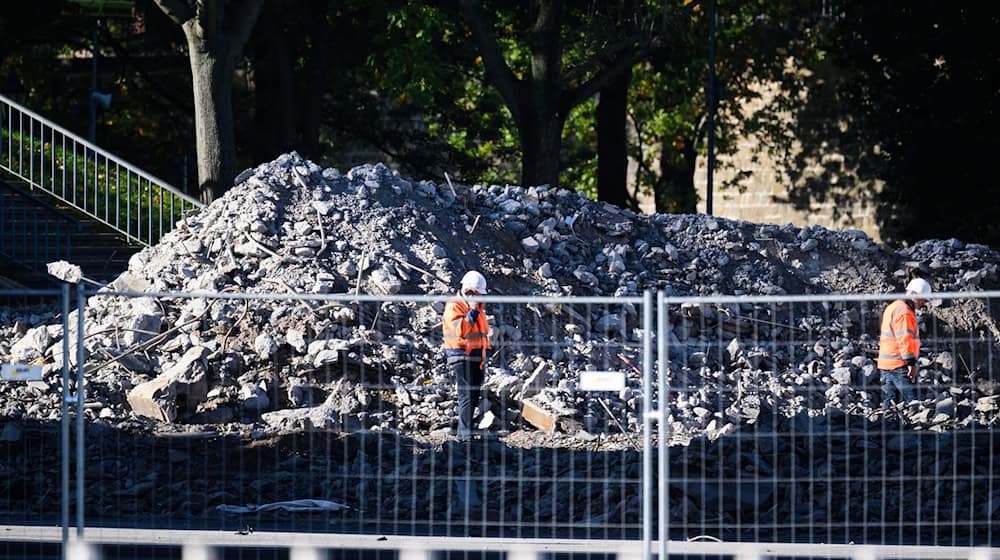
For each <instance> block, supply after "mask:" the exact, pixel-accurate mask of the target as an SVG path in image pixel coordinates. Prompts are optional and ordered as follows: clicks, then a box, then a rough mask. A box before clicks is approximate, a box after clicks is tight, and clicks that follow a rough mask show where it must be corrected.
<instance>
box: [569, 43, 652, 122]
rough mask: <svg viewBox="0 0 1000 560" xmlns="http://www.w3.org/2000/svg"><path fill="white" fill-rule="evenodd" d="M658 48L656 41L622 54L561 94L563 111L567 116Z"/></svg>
mask: <svg viewBox="0 0 1000 560" xmlns="http://www.w3.org/2000/svg"><path fill="white" fill-rule="evenodd" d="M658 48H660V43H659V41H658V40H657V39H654V40H653V41H651V42H650V43H649V44H648V45H644V46H642V47H638V48H636V49H634V50H631V52H628V51H626V52H624V53H622V55H621V56H619V57H618V58H617V59H615V61H614V62H612V63H611V64H609V65H608V66H605V67H604V68H602V69H601V71H600V72H598V73H597V74H596V75H595V76H594V77H593V78H591V79H589V80H587V81H586V82H584V83H582V84H580V85H579V86H577V87H575V88H573V89H570V90H568V91H566V92H564V93H563V110H565V111H566V113H567V114H568V113H569V111H570V110H572V109H573V108H574V107H576V106H577V105H579V104H581V103H583V102H584V101H586V100H587V99H589V98H591V97H593V96H594V95H596V94H597V92H599V91H601V90H602V89H604V87H605V86H607V85H608V84H610V83H611V82H613V81H614V80H616V79H618V78H620V77H621V75H622V74H623V73H625V72H626V71H627V70H628V69H630V68H632V67H633V66H635V65H636V64H638V63H640V62H642V61H643V60H645V59H646V58H648V57H649V56H650V55H652V54H653V53H654V52H656V50H657V49H658Z"/></svg>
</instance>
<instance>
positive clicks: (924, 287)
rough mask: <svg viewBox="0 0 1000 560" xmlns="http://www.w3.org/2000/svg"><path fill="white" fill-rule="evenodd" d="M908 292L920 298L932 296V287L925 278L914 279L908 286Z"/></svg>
mask: <svg viewBox="0 0 1000 560" xmlns="http://www.w3.org/2000/svg"><path fill="white" fill-rule="evenodd" d="M906 291H907V292H909V293H913V294H916V295H919V296H930V295H931V285H930V283H929V282H928V281H927V280H924V279H923V278H914V279H913V280H910V283H909V284H907V285H906Z"/></svg>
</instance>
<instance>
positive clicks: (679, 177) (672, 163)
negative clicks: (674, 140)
mask: <svg viewBox="0 0 1000 560" xmlns="http://www.w3.org/2000/svg"><path fill="white" fill-rule="evenodd" d="M678 143H680V144H682V146H681V147H680V148H678V147H676V146H674V145H672V144H670V143H668V141H667V140H666V139H664V140H663V142H662V147H661V149H660V178H659V180H657V181H656V184H655V185H654V186H653V195H654V197H655V198H656V211H657V212H662V213H670V214H694V213H695V212H696V211H697V204H698V194H697V193H696V192H695V190H694V171H695V164H696V163H697V158H698V154H697V152H695V150H694V142H692V141H691V139H690V138H683V139H679V140H678Z"/></svg>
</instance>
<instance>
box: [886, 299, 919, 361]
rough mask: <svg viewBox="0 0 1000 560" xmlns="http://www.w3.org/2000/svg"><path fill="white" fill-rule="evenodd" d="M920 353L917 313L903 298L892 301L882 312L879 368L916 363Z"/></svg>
mask: <svg viewBox="0 0 1000 560" xmlns="http://www.w3.org/2000/svg"><path fill="white" fill-rule="evenodd" d="M919 355H920V336H919V334H918V332H917V315H916V313H914V311H913V308H912V307H910V305H909V304H908V303H907V302H905V301H903V300H901V299H897V300H896V301H894V302H892V303H890V304H889V305H887V306H886V308H885V311H884V312H883V313H882V332H881V334H880V335H879V339H878V362H877V363H878V368H879V369H885V370H890V369H897V368H901V367H904V366H906V365H907V364H911V363H916V360H917V356H919Z"/></svg>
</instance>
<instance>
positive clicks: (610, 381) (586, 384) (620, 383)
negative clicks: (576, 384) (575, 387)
mask: <svg viewBox="0 0 1000 560" xmlns="http://www.w3.org/2000/svg"><path fill="white" fill-rule="evenodd" d="M624 388H625V374H624V373H622V372H620V371H584V372H582V373H580V390H581V391H621V390H622V389H624Z"/></svg>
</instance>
